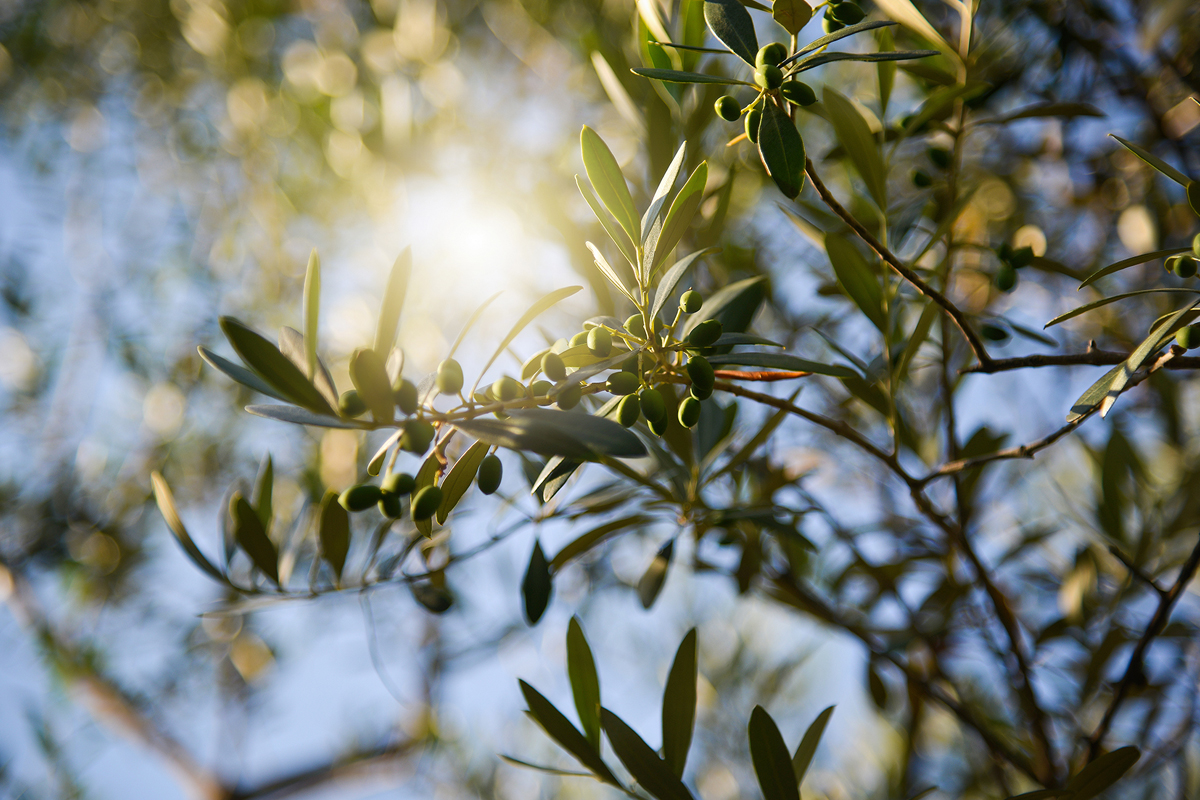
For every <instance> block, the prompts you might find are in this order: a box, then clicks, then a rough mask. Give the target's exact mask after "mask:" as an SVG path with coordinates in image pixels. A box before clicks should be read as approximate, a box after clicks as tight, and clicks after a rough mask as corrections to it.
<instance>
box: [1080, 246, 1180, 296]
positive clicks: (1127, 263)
mask: <svg viewBox="0 0 1200 800" xmlns="http://www.w3.org/2000/svg"><path fill="white" fill-rule="evenodd" d="M1191 250H1192V248H1190V247H1172V248H1168V249H1166V250H1155V251H1154V252H1153V253H1141V254H1140V255H1136V256H1131V257H1130V258H1126V259H1123V260H1121V261H1118V262H1116V263H1115V264H1109V265H1108V266H1107V267H1101V268H1100V269H1098V270H1096V271H1095V272H1093V273H1092V274H1091V275H1088V276H1087V277H1086V278H1084V279H1083V283H1081V284H1079V288H1080V289H1082V288H1083V287H1085V286H1091V285H1092V284H1093V283H1095V282H1096V281H1098V280H1100V279H1101V278H1103V277H1105V276H1108V275H1112V274H1113V273H1114V272H1120V271H1121V270H1123V269H1126V268H1127V267H1136V266H1137V265H1138V264H1145V263H1146V262H1147V261H1153V260H1154V259H1156V258H1166V257H1168V256H1173V255H1177V254H1179V253H1189V252H1191Z"/></svg>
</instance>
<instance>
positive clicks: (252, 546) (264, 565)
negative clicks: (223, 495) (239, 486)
mask: <svg viewBox="0 0 1200 800" xmlns="http://www.w3.org/2000/svg"><path fill="white" fill-rule="evenodd" d="M229 515H230V517H232V519H233V538H234V539H235V540H236V541H237V543H238V546H239V547H241V548H242V550H244V551H245V552H246V555H248V556H250V560H251V561H253V562H254V566H256V567H258V568H259V569H260V570H262V572H263V574H264V575H266V576H267V577H268V578H270V579H271V581H272V582H273V583H274V584H275V585H276V586H278V585H279V553H278V552H277V551H276V550H275V545H274V544H273V543H272V542H271V540H270V539H268V538H267V533H266V531H264V530H263V526H262V522H260V521H259V519H258V514H256V513H255V512H254V509H253V508H252V507H251V506H250V504H249V503H248V502H246V498H244V497H242V493H241V492H234V493H233V497H231V498H230V499H229Z"/></svg>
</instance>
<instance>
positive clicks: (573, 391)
mask: <svg viewBox="0 0 1200 800" xmlns="http://www.w3.org/2000/svg"><path fill="white" fill-rule="evenodd" d="M582 399H583V387H582V386H568V387H567V388H565V389H563V390H562V391H561V392H559V393H558V398H557V400H556V403H557V404H558V407H559V408H561V409H562V410H563V411H570V410H571V409H572V408H574V407H575V406H577V405H579V401H580V400H582Z"/></svg>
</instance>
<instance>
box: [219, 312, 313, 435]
mask: <svg viewBox="0 0 1200 800" xmlns="http://www.w3.org/2000/svg"><path fill="white" fill-rule="evenodd" d="M220 325H221V330H222V332H224V334H225V338H226V339H228V340H229V344H230V345H232V346H233V349H234V351H236V352H237V354H238V357H239V358H241V359H242V361H243V362H244V363H245V364H246V366H248V367H250V369H252V370H254V372H256V373H258V375H259V376H260V377H262V378H263V380H265V381H266V382H267V383H269V384H270V385H271V386H273V387H274V388H275V389H276V391H278V392H279V393H280V394H282V395H283V396H284V397H286V398H287V399H288V400H290V401H292V402H293V403H295V404H296V405H298V406H301V407H303V408H307V409H308V410H310V411H314V412H316V413H318V414H329V415H332V414H333V413H334V411H333V408H332V407H331V406H330V404H329V403H328V402H327V401H326V400H325V398H324V397H322V396H321V393H320V392H318V391H317V388H316V387H315V386H313V384H312V381H310V380H309V379H308V377H307V376H306V375H305V374H304V373H303V372H301V371H300V370H299V369H298V368H297V367H296V365H295V364H293V363H292V362H291V360H290V359H288V358H287V357H286V356H284V355H283V353H281V352H280V351H279V348H278V347H276V346H275V345H274V344H272V343H271V342H270V341H268V340H267V339H266V338H264V337H263V336H262V334H259V333H257V332H256V331H254V330H252V329H250V328H248V327H247V326H246V325H244V324H242V323H241V322H239V321H238V320H236V319H234V318H233V317H221V318H220Z"/></svg>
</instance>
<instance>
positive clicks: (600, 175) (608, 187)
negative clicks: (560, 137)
mask: <svg viewBox="0 0 1200 800" xmlns="http://www.w3.org/2000/svg"><path fill="white" fill-rule="evenodd" d="M579 143H580V148H581V150H582V152H583V168H584V170H585V171H586V172H587V176H588V180H589V181H591V182H592V188H593V189H595V190H596V194H597V195H598V196H599V197H600V202H602V203H603V204H604V207H605V208H607V209H608V210H609V211H610V212H611V213H612V215H613V216H614V217H616V219H617V224H619V225H620V226H621V227H622V228H623V229H624V230H625V233H626V234H628V235H629V240H630V241H631V242H635V243H636V242H638V241H640V239H639V236H638V234H639V232H640V230H639V229H640V226H639V224H638V215H637V210H636V209H635V208H634V207H633V197H632V196H631V195H630V194H629V186H628V185H627V184H626V183H625V176H624V175H623V174H622V173H621V167H620V166H619V165H618V164H617V159H616V158H614V157H613V154H612V151H611V150H609V149H608V145H606V144H605V143H604V140H603V139H601V138H600V135H599V134H598V133H596V132H595V131H594V130H592V129H591V128H589V127H588V126H586V125H584V126H583V132H582V133H581V134H580V137H579Z"/></svg>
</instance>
